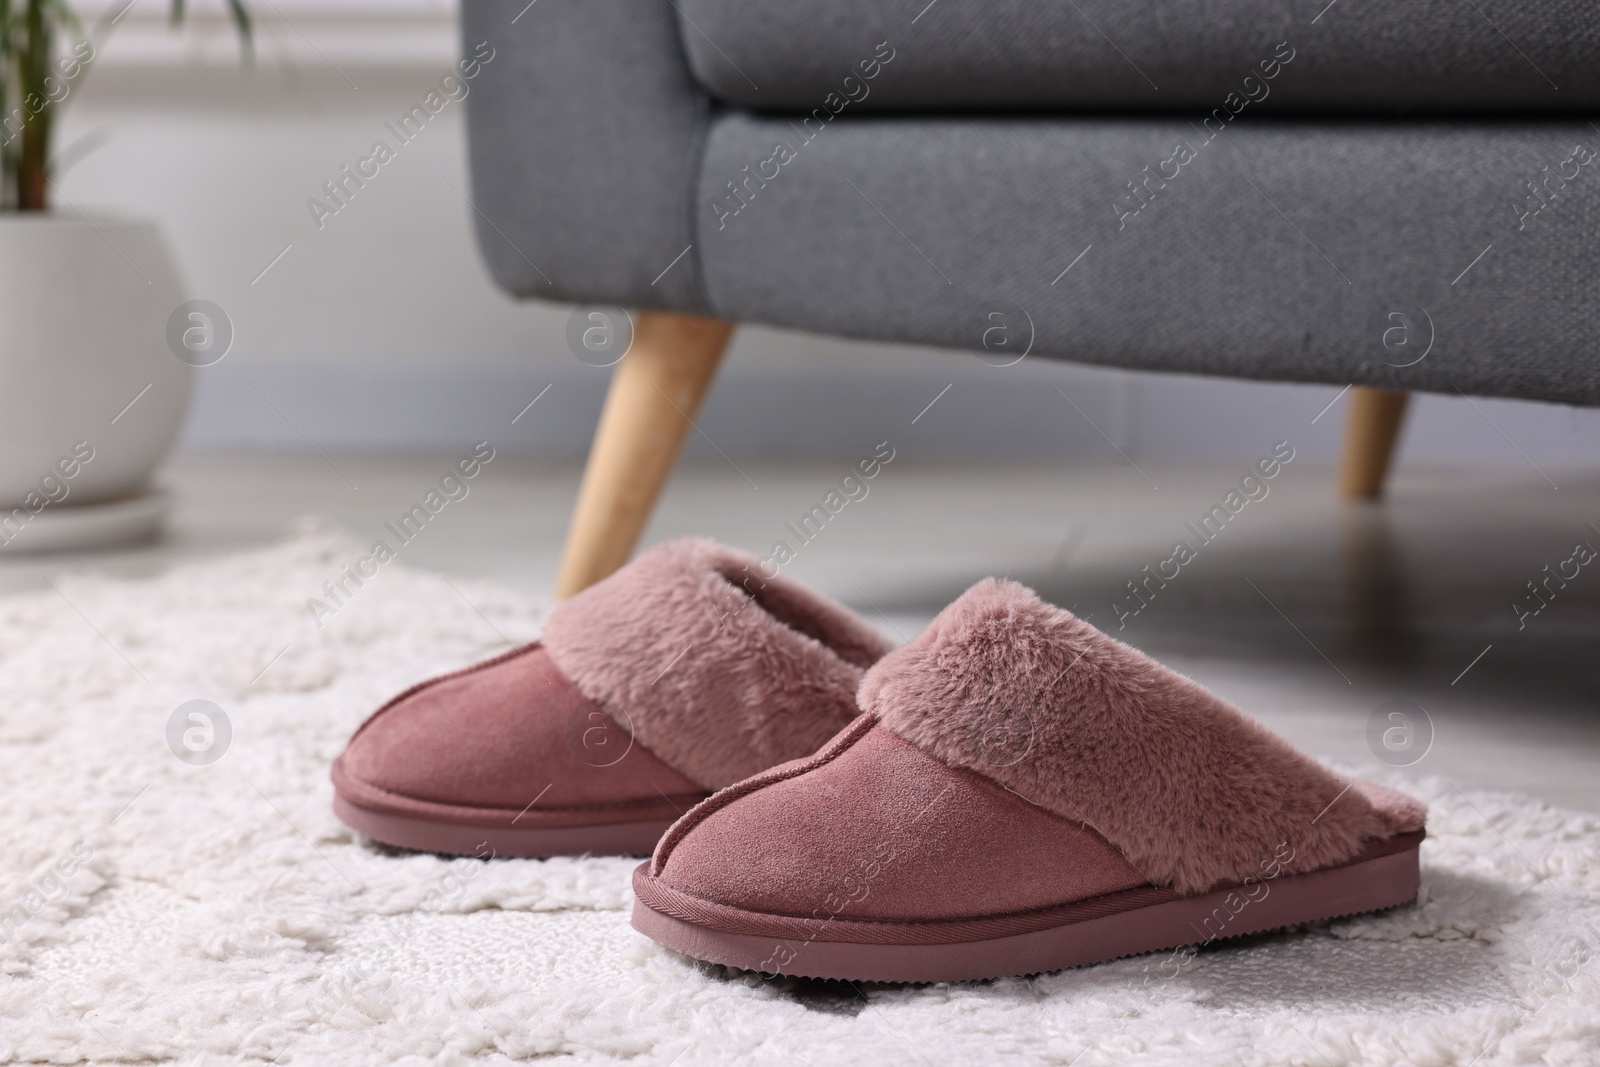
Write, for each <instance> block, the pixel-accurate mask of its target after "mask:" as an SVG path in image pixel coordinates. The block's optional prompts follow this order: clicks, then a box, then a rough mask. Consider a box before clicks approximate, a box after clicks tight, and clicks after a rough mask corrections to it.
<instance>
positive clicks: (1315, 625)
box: [0, 454, 1600, 811]
mask: <svg viewBox="0 0 1600 1067" xmlns="http://www.w3.org/2000/svg"><path fill="white" fill-rule="evenodd" d="M453 459H454V457H453V456H446V455H439V456H432V457H413V458H403V459H397V458H383V459H377V458H372V457H359V456H334V457H332V459H331V461H325V460H324V459H322V458H320V457H318V456H316V455H314V454H312V455H309V456H199V455H189V456H184V457H180V459H179V460H178V461H177V462H176V463H175V464H174V465H173V466H172V467H171V468H170V470H169V471H168V473H167V475H166V480H167V482H168V483H169V484H171V485H172V486H173V487H174V488H175V489H176V490H177V492H178V505H177V509H176V513H175V515H174V517H173V521H172V523H171V529H170V532H169V534H168V536H167V537H166V538H165V539H164V540H163V541H162V542H160V543H158V544H154V545H146V546H142V547H137V548H133V549H126V550H121V551H117V552H111V553H102V554H97V555H94V556H87V557H83V556H76V557H75V556H44V557H38V556H36V557H19V558H0V592H5V591H12V590H18V589H28V588H43V586H44V578H45V576H47V575H48V574H51V573H53V572H55V571H58V570H63V569H73V568H81V567H86V566H89V567H96V568H100V569H109V570H113V571H115V572H118V573H125V574H139V573H149V572H152V571H154V570H157V569H159V568H161V567H164V566H167V565H169V564H171V563H173V562H176V561H180V560H184V559H188V558H194V557H198V556H207V555H212V554H216V553H220V552H230V551H236V550H239V549H242V548H246V547H249V546H252V545H258V544H262V543H265V542H267V541H269V540H271V539H272V538H274V537H275V536H276V535H277V534H278V533H279V532H280V531H281V530H282V529H283V528H284V527H285V526H286V524H287V523H288V522H289V521H290V520H291V519H293V518H294V517H295V516H297V515H302V514H317V515H322V516H326V517H328V518H330V519H332V520H334V521H336V522H339V523H341V524H343V525H346V526H348V527H349V528H351V529H352V530H354V531H355V532H356V533H358V534H361V535H362V536H363V537H368V536H370V537H377V536H379V535H380V534H381V533H382V525H383V523H384V521H385V520H387V519H391V518H394V517H396V516H398V515H399V514H400V513H401V512H403V511H405V510H407V509H408V508H409V507H410V506H411V505H412V504H413V503H415V502H417V501H419V500H420V499H421V498H422V496H423V495H424V494H425V493H426V492H427V491H428V489H429V488H430V487H431V486H432V485H433V484H434V483H435V482H436V481H437V480H438V478H439V477H440V476H441V475H443V474H444V473H445V472H446V470H447V468H448V466H449V464H450V462H451V460H453ZM335 464H336V465H337V469H335V466H334V465H335ZM1236 466H1237V467H1238V469H1234V467H1232V466H1223V465H1216V464H1210V465H1196V466H1190V467H1177V466H1171V465H1160V464H1153V463H1143V462H1141V463H1140V466H1139V468H1138V469H1135V468H1133V467H1130V466H1128V465H1126V464H1117V465H1111V466H1070V467H1069V466H1062V465H1050V466H1029V465H1018V464H1008V465H995V464H990V465H974V466H956V465H950V464H921V463H918V462H916V461H914V460H912V459H910V458H906V457H899V458H897V459H896V460H895V461H894V462H892V463H890V464H889V465H888V466H886V467H884V468H883V470H882V472H881V473H880V474H879V475H878V476H877V477H876V478H875V479H873V480H872V481H871V482H870V483H868V486H869V490H870V491H869V493H868V495H867V496H866V497H865V498H863V499H860V500H857V501H854V502H851V503H849V504H847V505H846V506H845V507H844V508H843V510H842V511H840V512H839V513H838V514H837V515H836V516H834V517H833V518H832V519H831V521H829V523H828V524H827V526H826V527H825V528H824V529H823V530H822V532H821V533H820V534H818V535H817V536H815V537H814V539H813V540H812V541H811V542H810V543H807V544H803V545H802V544H801V543H800V541H799V540H798V539H797V538H796V537H795V536H794V534H793V533H792V532H791V530H790V529H789V528H788V527H787V526H786V525H785V524H786V523H791V524H792V523H796V522H797V520H798V519H799V518H800V516H801V515H803V514H805V513H806V512H807V511H808V510H809V509H810V507H811V505H813V504H815V503H819V502H821V501H822V499H823V496H824V494H826V493H827V492H828V490H829V489H830V488H832V487H833V486H834V485H835V484H836V483H837V481H838V479H839V478H840V477H841V476H842V475H843V474H845V473H846V469H847V464H846V463H845V462H844V461H840V462H839V463H836V464H829V463H804V464H774V463H760V462H748V461H744V460H739V461H738V466H737V468H736V467H734V466H733V465H732V464H731V463H724V462H722V461H712V462H710V463H700V464H690V465H688V466H686V467H685V468H684V469H682V470H681V471H680V472H679V473H678V475H677V477H676V478H675V480H674V482H673V483H672V485H671V486H670V488H669V490H668V493H667V495H666V498H665V499H664V501H663V503H662V506H661V508H660V509H659V511H658V513H657V515H656V518H655V520H654V522H653V523H652V525H651V527H650V529H649V531H648V534H647V537H648V539H649V540H652V541H654V540H660V539H663V538H667V537H674V536H679V535H683V534H703V535H706V536H711V537H716V538H719V539H722V540H725V541H729V542H731V543H733V544H736V545H739V546H741V547H744V548H748V549H751V550H753V551H756V552H758V553H759V554H762V555H765V554H766V553H767V552H769V551H770V550H771V548H772V544H773V542H774V541H777V540H782V541H784V542H786V543H787V544H788V545H789V546H790V548H792V549H795V550H796V556H795V559H794V561H793V563H792V564H791V565H790V566H789V567H788V568H787V573H790V574H792V575H795V576H797V577H799V578H801V579H802V580H805V581H809V582H812V583H815V584H816V585H818V586H820V587H821V588H822V589H824V590H826V591H827V592H829V593H831V594H833V595H835V596H838V597H840V598H841V599H843V600H845V601H847V602H848V603H851V604H852V605H854V606H856V607H857V608H859V609H861V610H862V611H864V612H866V613H867V614H869V615H870V616H871V617H873V618H874V619H876V620H877V621H878V622H879V623H880V625H882V626H884V627H885V628H886V629H888V630H890V631H891V632H894V633H897V634H899V635H900V636H902V637H909V636H910V635H912V634H913V633H915V632H916V630H917V628H918V627H920V626H921V625H922V624H923V623H924V622H926V621H927V619H929V618H930V617H931V616H932V615H933V614H934V613H935V612H936V611H938V609H939V608H940V607H941V606H943V604H944V603H946V602H948V600H949V599H950V598H951V597H953V596H955V595H956V594H957V593H959V592H960V591H961V590H962V589H963V588H965V586H966V585H968V584H969V583H970V582H972V581H974V580H976V579H978V578H980V577H983V576H984V575H987V574H1003V575H1009V576H1011V577H1013V578H1016V579H1018V580H1020V581H1024V582H1027V583H1028V584H1030V585H1033V586H1035V587H1036V588H1037V589H1038V590H1039V591H1040V592H1041V593H1042V594H1043V595H1044V596H1045V597H1046V598H1047V599H1050V600H1053V601H1055V602H1057V603H1059V604H1061V605H1063V606H1067V607H1072V608H1073V609H1074V610H1076V611H1077V612H1078V613H1079V614H1080V615H1091V614H1092V616H1093V621H1094V622H1095V623H1096V624H1097V625H1100V626H1101V627H1103V628H1105V629H1106V630H1108V631H1109V632H1110V633H1112V634H1114V635H1116V636H1118V637H1120V638H1122V639H1124V640H1127V641H1129V642H1131V643H1133V644H1135V645H1138V646H1139V647H1141V648H1143V649H1145V650H1146V651H1148V652H1150V653H1152V654H1154V655H1156V656H1158V657H1160V658H1162V659H1164V660H1165V661H1167V662H1169V663H1170V664H1172V665H1173V666H1175V667H1177V668H1178V669H1180V670H1182V671H1184V672H1186V673H1189V674H1191V675H1193V676H1194V677H1196V678H1197V679H1199V680H1200V681H1202V682H1204V683H1205V684H1207V685H1210V686H1212V687H1214V688H1215V689H1216V690H1218V691H1219V692H1221V693H1222V694H1223V695H1225V696H1226V697H1228V698H1230V699H1232V700H1234V701H1235V702H1236V703H1238V704H1240V705H1241V706H1243V707H1244V708H1245V709H1246V710H1248V711H1250V712H1251V713H1252V714H1254V715H1256V716H1258V717H1259V718H1261V719H1263V720H1264V721H1266V722H1268V723H1269V724H1270V725H1272V726H1273V727H1274V728H1276V729H1279V730H1281V731H1283V732H1284V733H1285V734H1287V735H1288V736H1289V737H1290V738H1291V739H1292V740H1294V741H1295V742H1296V743H1298V744H1301V745H1303V746H1305V747H1307V748H1309V749H1310V750H1311V751H1313V752H1316V753H1318V754H1319V755H1323V756H1326V757H1330V758H1335V759H1339V760H1342V761H1346V762H1349V763H1351V764H1357V765H1366V766H1369V767H1375V766H1378V764H1377V762H1376V760H1375V759H1374V757H1373V755H1372V752H1371V750H1370V749H1369V746H1368V741H1367V728H1368V721H1369V719H1370V718H1371V717H1372V714H1373V712H1374V711H1375V710H1376V709H1377V708H1378V707H1379V706H1380V705H1383V704H1385V703H1386V702H1387V701H1390V700H1394V699H1403V700H1409V701H1412V702H1414V703H1415V704H1417V705H1420V706H1421V707H1423V708H1424V709H1426V712H1427V715H1428V717H1429V718H1430V719H1431V722H1432V725H1433V730H1434V740H1433V744H1432V748H1431V749H1430V750H1429V751H1428V754H1427V755H1426V756H1425V757H1424V758H1423V759H1422V760H1421V761H1420V762H1418V763H1416V764H1414V765H1413V766H1411V767H1409V768H1408V769H1406V771H1405V772H1404V773H1406V774H1438V775H1443V776H1445V777H1447V778H1448V779H1450V780H1451V781H1453V782H1457V783H1459V784H1461V785H1462V786H1467V785H1479V786H1488V787H1491V788H1505V789H1514V790H1518V791H1522V792H1527V793H1532V794H1535V795H1537V796H1541V797H1545V798H1547V799H1549V800H1550V801H1552V802H1555V803H1559V804H1563V805H1566V806H1570V807H1578V808H1583V809H1586V810H1591V811H1600V773H1597V769H1600V655H1597V652H1600V640H1597V638H1600V566H1585V567H1582V568H1581V569H1580V570H1579V572H1578V574H1577V576H1576V577H1575V578H1571V579H1570V580H1569V581H1568V582H1567V584H1566V587H1565V588H1561V587H1559V586H1558V585H1556V583H1555V582H1553V581H1552V582H1551V583H1550V588H1551V589H1554V590H1555V591H1556V593H1555V595H1554V597H1553V598H1551V599H1550V600H1549V603H1548V604H1547V605H1546V606H1544V607H1543V608H1542V609H1541V610H1540V611H1539V613H1538V614H1537V615H1529V616H1527V617H1526V618H1524V619H1523V620H1521V621H1522V623H1523V625H1522V628H1520V629H1519V620H1518V617H1517V615H1516V612H1515V611H1514V609H1513V606H1512V605H1513V603H1514V602H1521V603H1523V604H1524V605H1525V606H1531V605H1533V604H1535V603H1537V602H1536V601H1533V600H1531V599H1530V593H1529V590H1528V588H1527V583H1528V582H1530V581H1533V580H1535V579H1540V580H1542V579H1543V578H1544V577H1545V572H1544V571H1543V568H1544V567H1545V566H1546V565H1547V564H1548V565H1549V566H1550V567H1551V568H1552V570H1554V569H1556V568H1557V566H1558V565H1561V564H1562V561H1565V560H1568V559H1569V557H1571V556H1572V555H1573V548H1574V546H1575V545H1576V544H1578V543H1579V542H1587V543H1589V544H1591V545H1594V546H1596V547H1597V548H1600V529H1597V527H1600V473H1587V472H1570V471H1567V472H1563V471H1551V470H1547V471H1546V472H1545V473H1546V474H1548V475H1549V476H1550V478H1551V479H1552V480H1553V481H1554V482H1555V483H1556V484H1557V485H1559V486H1560V488H1559V489H1554V488H1552V487H1551V485H1550V484H1549V483H1547V482H1546V481H1545V480H1544V479H1543V478H1542V477H1540V476H1539V475H1538V474H1536V473H1535V472H1534V471H1532V470H1529V469H1523V470H1515V469H1508V470H1502V471H1493V472H1472V471H1461V470H1435V471H1427V470H1402V471H1401V472H1400V473H1399V475H1398V476H1397V477H1396V479H1395V481H1394V484H1393V487H1392V493H1391V497H1390V500H1389V501H1388V503H1387V504H1385V505H1384V506H1383V507H1381V508H1362V507H1358V508H1350V507H1344V506H1341V505H1340V504H1339V503H1338V501H1337V500H1336V499H1335V498H1334V495H1333V492H1332V475H1331V473H1330V472H1329V471H1328V470H1326V469H1325V468H1316V467H1312V466H1309V465H1306V464H1304V463H1296V464H1291V465H1290V466H1288V467H1286V468H1284V469H1283V471H1282V473H1280V474H1279V475H1278V476H1277V477H1276V478H1274V479H1273V480H1272V481H1271V482H1269V483H1267V486H1268V489H1269V492H1268V495H1267V496H1266V497H1265V498H1263V499H1260V500H1257V501H1255V502H1252V503H1249V504H1247V505H1246V506H1245V507H1244V508H1243V510H1242V511H1240V512H1239V513H1238V514H1237V515H1236V516H1234V517H1233V518H1232V519H1231V520H1230V521H1229V522H1228V523H1227V525H1226V528H1225V529H1223V531H1222V532H1221V533H1220V534H1219V535H1218V536H1216V538H1215V540H1213V541H1212V542H1210V543H1206V544H1202V543H1201V542H1200V541H1199V539H1198V538H1196V537H1195V535H1194V534H1193V532H1191V531H1190V530H1188V529H1186V528H1185V523H1186V522H1195V521H1197V520H1198V518H1199V517H1200V516H1201V515H1202V514H1203V513H1205V512H1206V511H1207V509H1208V508H1209V506H1210V505H1212V504H1213V503H1221V502H1223V499H1224V496H1225V494H1226V493H1227V492H1228V491H1229V490H1230V489H1231V488H1233V487H1234V486H1235V485H1236V484H1237V483H1238V481H1239V479H1240V477H1241V476H1242V475H1243V474H1245V473H1246V467H1245V464H1244V463H1243V462H1241V463H1239V464H1237V465H1236ZM578 473H579V471H578V469H577V467H576V466H575V465H572V464H568V463H561V464H554V463H548V462H541V461H538V460H533V459H525V458H517V457H512V456H500V457H497V458H496V459H495V460H494V461H493V463H491V464H490V465H489V466H488V467H487V468H486V469H485V471H484V473H483V474H482V475H481V476H480V477H479V478H477V479H476V480H475V481H474V482H473V483H471V492H470V494H469V495H468V496H467V497H466V498H465V499H464V500H461V501H459V502H457V503H452V504H450V505H449V506H448V508H447V509H446V510H445V511H444V512H443V513H441V515H440V516H439V518H438V520H436V521H435V522H433V523H431V524H430V525H429V526H428V528H427V529H426V530H425V532H424V533H423V535H422V536H419V537H418V538H417V539H416V540H415V541H413V542H412V543H410V544H409V545H407V546H406V547H405V548H404V550H403V551H402V559H403V560H405V561H406V562H407V563H408V564H410V565H413V566H418V567H429V568H436V569H441V570H444V571H446V572H450V573H454V574H464V575H470V576H475V577H483V578H489V579H493V580H496V581H499V582H502V583H504V584H506V585H509V586H512V587H514V588H516V589H518V590H520V591H522V592H525V593H527V594H528V595H530V596H542V595H543V593H544V592H545V590H547V589H548V588H549V585H550V583H551V580H552V578H553V576H554V573H555V566H556V561H557V557H558V553H559V549H560V542H561V537H562V535H563V532H564V529H565V524H566V517H567V513H568V510H569V509H570V507H571V503H572V499H573V496H574V494H575V493H576V488H577V478H578ZM357 486H359V488H356V487H357ZM1591 524H1593V525H1591ZM1179 538H1183V539H1184V540H1186V541H1187V542H1188V543H1189V544H1190V546H1191V547H1193V548H1194V549H1195V550H1196V553H1195V558H1194V559H1193V560H1192V561H1191V562H1189V563H1187V564H1184V565H1183V566H1181V567H1180V568H1179V570H1178V574H1177V577H1175V578H1172V579H1171V580H1170V581H1168V582H1167V584H1166V585H1165V587H1157V586H1156V585H1155V584H1154V583H1152V584H1151V586H1150V587H1149V588H1150V589H1153V590H1155V595H1154V596H1153V597H1151V598H1149V603H1148V605H1147V606H1145V607H1144V608H1142V610H1140V611H1139V612H1138V613H1137V614H1136V615H1134V614H1128V615H1126V617H1121V616H1122V614H1123V612H1121V611H1119V610H1118V609H1117V608H1116V607H1115V606H1114V602H1117V601H1120V602H1121V604H1122V608H1123V609H1124V610H1128V609H1131V608H1132V607H1134V606H1136V602H1135V601H1134V600H1133V599H1132V597H1131V594H1130V593H1129V592H1128V590H1127V588H1126V583H1127V582H1129V581H1130V580H1133V579H1141V580H1142V579H1143V578H1144V571H1143V568H1144V567H1145V566H1146V565H1150V566H1151V567H1152V569H1154V568H1155V567H1156V565H1157V564H1159V563H1160V562H1161V561H1163V560H1166V559H1168V558H1169V557H1171V556H1172V555H1173V546H1174V543H1175V542H1176V541H1177V540H1178V539H1179ZM1565 569H1566V572H1567V573H1568V574H1571V572H1572V565H1571V564H1568V565H1566V568H1565ZM1166 573H1168V574H1171V573H1172V568H1171V566H1168V567H1167V568H1166ZM1146 595H1147V597H1148V593H1147V594H1146ZM1119 618H1120V621H1121V622H1122V623H1123V624H1124V625H1122V626H1121V627H1120V628H1119ZM1486 648H1487V649H1488V651H1487V652H1485V651H1484V650H1485V649H1486ZM1480 653H1481V656H1480Z"/></svg>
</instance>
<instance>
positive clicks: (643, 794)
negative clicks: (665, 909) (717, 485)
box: [333, 540, 889, 856]
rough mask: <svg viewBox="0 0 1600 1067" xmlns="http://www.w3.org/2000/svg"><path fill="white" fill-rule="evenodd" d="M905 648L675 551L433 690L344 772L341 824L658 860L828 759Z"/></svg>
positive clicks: (685, 546)
mask: <svg viewBox="0 0 1600 1067" xmlns="http://www.w3.org/2000/svg"><path fill="white" fill-rule="evenodd" d="M888 648H889V644H888V643H887V642H886V641H884V639H883V638H882V637H880V636H879V635H878V634H877V633H876V632H875V631H874V630H873V629H872V628H871V627H870V626H868V625H867V624H866V623H864V622H862V621H861V620H860V619H858V618H857V617H855V616H854V615H852V614H851V613H850V612H849V611H847V610H846V609H845V608H844V607H842V606H841V605H839V604H836V603H834V602H833V601H831V600H827V599H825V598H823V597H820V596H818V595H816V594H815V593H812V592H810V591H809V590H807V589H805V588H804V587H802V586H800V585H798V584H796V583H795V582H792V581H790V580H788V579H786V578H781V577H776V576H774V577H771V578H763V577H762V575H761V573H760V566H759V564H758V562H757V561H756V559H755V557H753V556H747V555H745V554H743V553H741V552H736V551H734V550H732V549H729V548H724V547H722V546H720V545H717V544H714V543H712V542H710V541H699V540H684V541H674V542H671V543H668V544H664V545H660V546H657V547H656V548H653V549H651V550H650V551H648V552H646V553H644V554H643V555H641V556H640V557H639V558H638V559H637V560H635V561H634V562H633V563H631V564H629V565H628V566H626V567H624V568H623V569H622V570H620V571H618V572H617V573H616V574H614V575H612V576H611V577H610V578H607V579H606V580H605V581H603V582H600V583H599V584H597V585H594V586H592V587H590V588H589V589H586V590H585V591H583V592H582V593H579V594H578V595H577V596H575V597H573V598H572V599H571V600H568V601H566V602H565V603H563V604H562V605H561V606H560V607H558V608H557V609H556V610H555V612H554V613H553V614H552V615H551V616H550V621H549V623H548V625H547V626H546V627H545V631H544V637H543V639H542V640H541V641H538V642H535V643H533V644H531V645H526V646H524V647H522V648H518V649H515V650H513V651H511V652H507V653H505V654H504V655H502V656H497V657H496V658H494V659H491V660H488V661H487V662H484V663H480V664H478V665H476V666H474V667H468V668H467V669H465V670H461V671H456V672H454V673H452V674H446V675H443V676H441V677H439V678H434V679H432V680H430V681H427V682H423V683H422V684H420V685H417V686H414V687H412V688H411V689H408V690H407V691H406V692H404V693H401V694H400V695H399V696H397V697H395V698H394V699H393V700H391V701H389V703H387V704H385V705H384V706H383V707H382V708H380V709H378V711H377V712H376V713H374V714H373V715H372V717H371V718H369V719H368V720H367V721H366V722H365V723H364V724H362V726H361V728H360V729H359V730H357V731H356V734H355V736H354V737H352V738H351V739H350V744H349V745H348V746H347V747H346V748H345V751H344V754H343V755H341V756H340V757H339V758H338V759H337V760H335V761H334V764H333V785H334V802H333V805H334V811H335V813H336V814H337V815H338V816H339V818H340V819H342V820H343V821H344V822H345V823H346V824H347V825H348V826H350V827H352V828H353V829H355V830H358V831H360V832H361V833H363V834H366V835H367V836H368V837H371V838H374V839H376V840H378V841H383V842H387V843H389V844H393V845H400V846H403V847H405V848H415V849H421V850H424V851H428V852H450V853H461V854H480V855H487V854H490V853H489V850H491V849H492V850H493V854H496V855H502V856H553V855H561V854H577V853H584V852H589V853H631V854H634V855H644V854H647V853H648V852H649V851H650V849H651V848H653V847H654V846H655V843H656V841H657V840H658V839H659V838H660V837H661V834H662V833H663V832H664V831H665V830H666V829H667V827H668V826H670V825H671V824H672V822H673V820H674V819H676V818H678V817H679V816H680V815H682V814H683V813H684V812H685V811H687V810H688V809H689V808H690V807H692V806H693V805H695V804H696V803H698V802H699V801H701V800H703V799H704V798H705V797H706V796H707V794H709V793H710V792H711V791H712V790H715V789H719V788H721V787H723V786H725V785H728V784H730V783H733V782H737V781H738V780H740V779H741V778H747V777H749V776H750V775H752V774H755V773H757V772H759V771H762V770H765V769H766V768H768V767H771V766H773V765H774V764H777V763H782V762H783V761H785V760H792V759H796V758H798V757H801V756H806V755H809V754H810V753H812V752H815V751H816V750H817V748H818V747H819V746H821V745H822V744H823V743H825V742H826V741H827V740H828V738H829V737H831V736H832V735H834V734H835V733H837V732H838V731H839V729H840V728H841V727H843V726H845V725H847V724H848V723H849V722H850V720H851V719H852V718H854V717H855V715H856V709H855V691H856V687H857V686H858V684H859V683H860V681H861V676H862V672H863V671H864V670H865V669H866V668H867V667H869V666H871V665H872V664H873V663H874V662H876V661H877V660H878V659H879V658H880V657H881V656H882V655H883V654H884V652H886V651H887V650H888Z"/></svg>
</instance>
